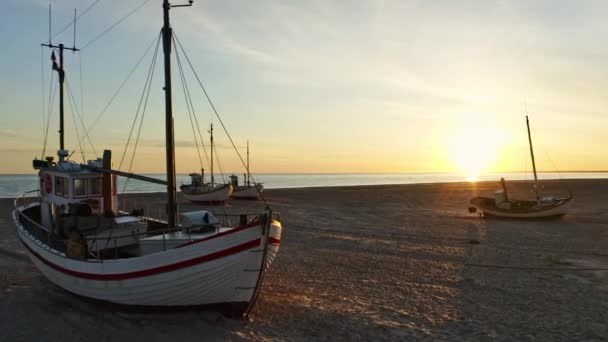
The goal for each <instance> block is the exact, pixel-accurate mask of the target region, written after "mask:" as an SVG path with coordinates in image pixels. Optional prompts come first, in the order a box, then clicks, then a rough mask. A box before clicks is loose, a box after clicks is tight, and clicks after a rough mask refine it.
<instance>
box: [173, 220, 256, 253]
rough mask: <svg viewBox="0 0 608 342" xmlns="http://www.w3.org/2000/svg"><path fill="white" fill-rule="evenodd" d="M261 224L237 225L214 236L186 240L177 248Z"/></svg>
mask: <svg viewBox="0 0 608 342" xmlns="http://www.w3.org/2000/svg"><path fill="white" fill-rule="evenodd" d="M259 225H260V222H255V223H248V224H245V225H242V226H240V227H236V228H234V229H231V230H228V231H225V232H223V233H219V234H215V235H213V236H209V237H206V238H203V239H200V240H194V241H190V242H186V243H185V244H183V245H179V246H177V247H175V248H182V247H186V246H190V245H193V244H195V243H199V242H203V241H208V240H211V239H216V238H219V237H222V236H226V235H229V234H233V233H237V232H240V231H242V230H245V229H247V228H251V227H255V226H259Z"/></svg>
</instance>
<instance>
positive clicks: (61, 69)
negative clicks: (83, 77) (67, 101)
mask: <svg viewBox="0 0 608 342" xmlns="http://www.w3.org/2000/svg"><path fill="white" fill-rule="evenodd" d="M64 76H65V71H64V70H63V44H59V149H60V150H63V147H64V144H63V143H64V138H63V132H64V129H63V81H64V79H65V77H64Z"/></svg>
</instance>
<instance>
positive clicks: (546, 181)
mask: <svg viewBox="0 0 608 342" xmlns="http://www.w3.org/2000/svg"><path fill="white" fill-rule="evenodd" d="M505 181H506V182H507V184H518V185H519V184H527V183H534V180H524V179H515V180H508V179H506V180H505ZM594 181H608V178H566V179H543V180H539V181H538V182H539V183H541V185H543V184H553V183H567V182H594ZM494 183H500V179H497V180H495V181H492V180H483V181H474V182H470V181H453V182H451V181H448V182H421V183H393V184H354V185H327V186H303V187H297V186H294V187H283V188H265V189H264V192H268V191H284V190H306V189H311V190H312V189H328V190H331V189H341V188H368V187H378V188H383V187H384V188H392V187H404V186H429V185H437V186H445V185H460V186H467V185H468V186H475V185H478V186H485V185H488V184H494ZM30 191H35V190H30ZM162 193H164V192H162V191H149V192H146V191H140V192H136V191H134V192H119V193H118V195H119V196H120V195H137V194H143V195H148V194H152V195H155V194H162ZM177 193H178V194H180V193H181V191H180V190H179V189H178V190H177ZM18 195H19V194H18ZM18 195H15V196H13V197H2V196H0V200H6V199H15V197H16V196H18Z"/></svg>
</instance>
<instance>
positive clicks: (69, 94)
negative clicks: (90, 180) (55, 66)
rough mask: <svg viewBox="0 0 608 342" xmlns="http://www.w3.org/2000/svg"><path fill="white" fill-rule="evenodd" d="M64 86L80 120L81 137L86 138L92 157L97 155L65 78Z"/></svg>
mask: <svg viewBox="0 0 608 342" xmlns="http://www.w3.org/2000/svg"><path fill="white" fill-rule="evenodd" d="M65 84H66V85H67V90H68V97H69V98H70V99H71V101H72V102H73V103H74V108H75V109H76V114H77V115H78V119H79V120H80V124H81V125H82V130H83V131H84V134H83V137H86V138H87V140H88V142H89V145H90V146H91V149H92V150H93V153H94V155H97V151H95V145H93V141H92V140H91V136H90V135H89V132H87V130H86V128H85V125H84V120H83V118H82V114H81V112H80V111H79V110H78V106H77V105H76V99H75V98H74V93H73V92H72V88H71V87H70V82H69V81H68V78H67V77H66V78H65ZM72 153H73V152H72ZM70 156H71V154H70Z"/></svg>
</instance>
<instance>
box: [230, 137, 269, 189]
mask: <svg viewBox="0 0 608 342" xmlns="http://www.w3.org/2000/svg"><path fill="white" fill-rule="evenodd" d="M243 182H244V184H243V185H239V178H238V176H236V175H232V176H230V184H232V188H233V189H234V191H233V192H232V196H231V198H234V199H244V200H257V199H258V198H259V196H260V195H261V194H262V191H264V185H263V184H262V183H256V182H252V181H251V173H250V169H249V141H247V173H245V174H244V175H243Z"/></svg>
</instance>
